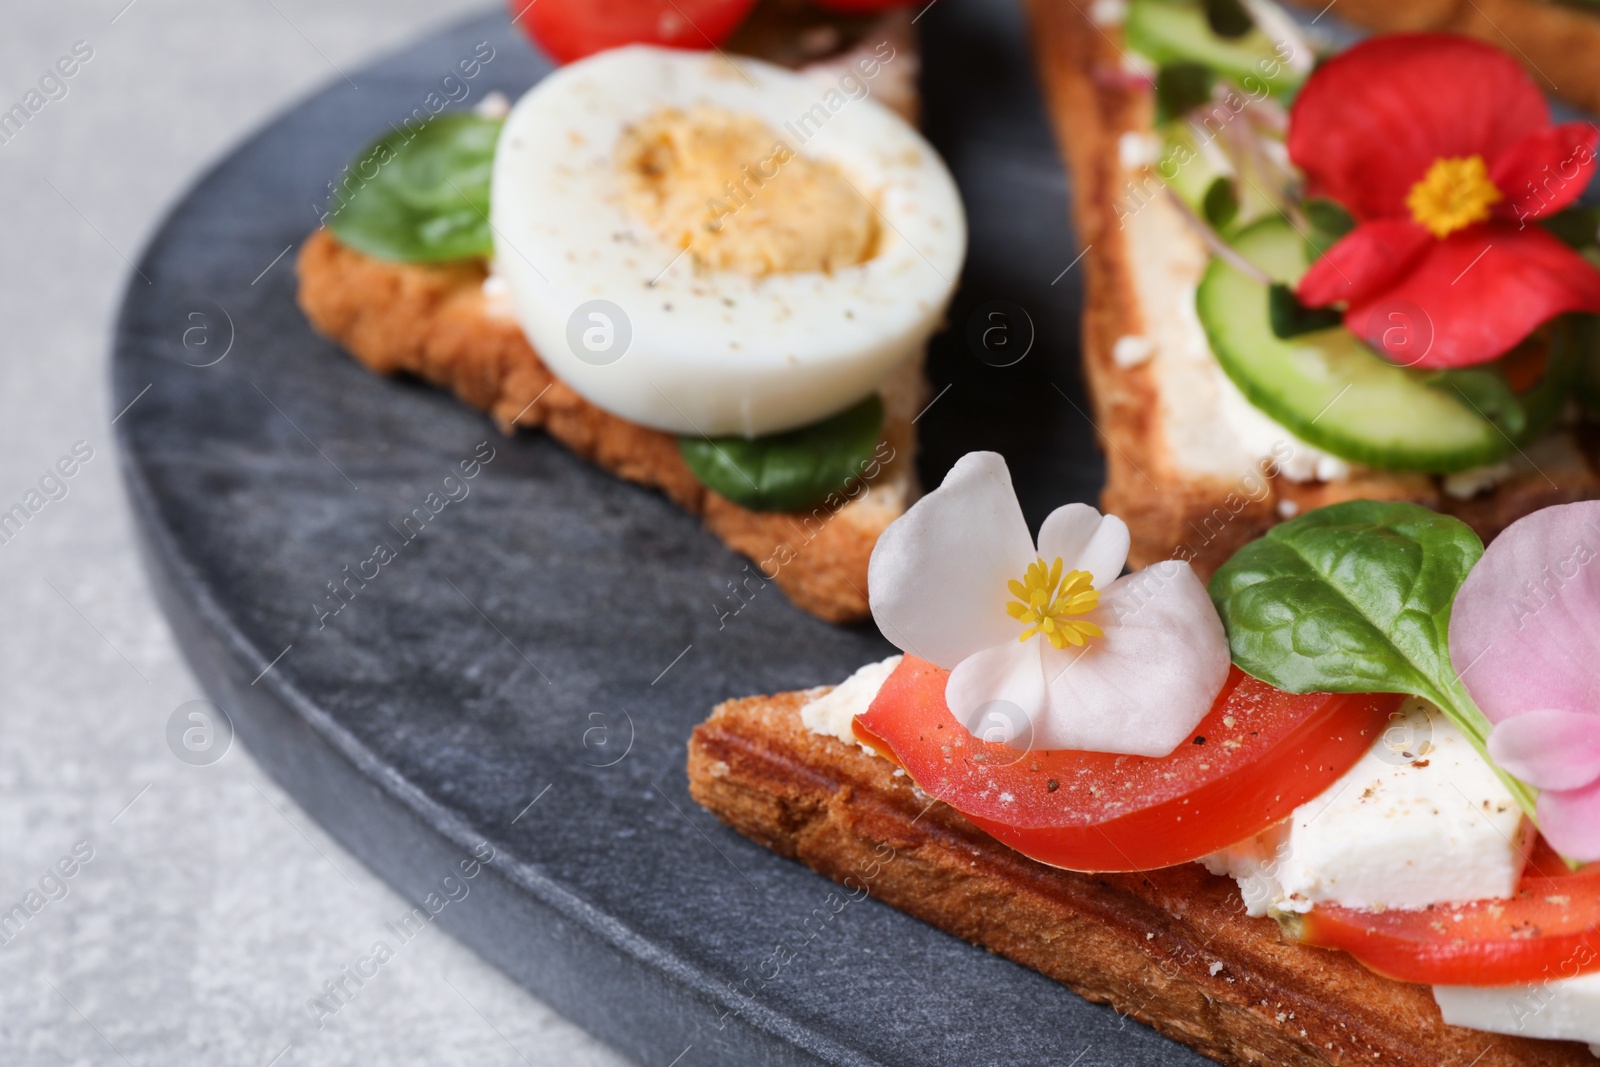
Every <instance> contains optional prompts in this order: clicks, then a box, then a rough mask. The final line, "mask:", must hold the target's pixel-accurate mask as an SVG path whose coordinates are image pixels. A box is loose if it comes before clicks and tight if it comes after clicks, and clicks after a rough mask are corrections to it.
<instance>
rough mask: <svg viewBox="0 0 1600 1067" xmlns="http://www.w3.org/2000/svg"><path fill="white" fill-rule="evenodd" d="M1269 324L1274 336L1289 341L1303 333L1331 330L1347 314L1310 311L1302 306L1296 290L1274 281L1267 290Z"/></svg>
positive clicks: (1327, 309) (1323, 310)
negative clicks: (1295, 292) (1295, 293)
mask: <svg viewBox="0 0 1600 1067" xmlns="http://www.w3.org/2000/svg"><path fill="white" fill-rule="evenodd" d="M1267 321H1268V322H1269V323H1271V325H1272V335H1273V336H1274V337H1279V338H1283V339H1284V340H1287V339H1288V338H1290V337H1299V336H1300V335H1301V334H1303V333H1315V332H1316V331H1318V330H1331V329H1332V328H1333V327H1335V326H1337V325H1339V324H1340V323H1341V322H1343V321H1344V313H1343V312H1341V311H1336V310H1335V309H1333V308H1308V307H1306V306H1305V305H1304V304H1302V303H1300V299H1299V298H1298V297H1296V296H1295V295H1294V290H1293V289H1291V288H1289V287H1288V286H1287V285H1284V284H1283V283H1282V282H1273V283H1272V287H1271V288H1270V289H1268V290H1267Z"/></svg>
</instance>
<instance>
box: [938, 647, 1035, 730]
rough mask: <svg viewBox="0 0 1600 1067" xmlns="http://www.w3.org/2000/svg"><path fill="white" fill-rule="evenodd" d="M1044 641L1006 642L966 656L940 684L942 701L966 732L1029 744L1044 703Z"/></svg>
mask: <svg viewBox="0 0 1600 1067" xmlns="http://www.w3.org/2000/svg"><path fill="white" fill-rule="evenodd" d="M1041 646H1043V647H1046V648H1048V647H1049V642H1047V641H1043V640H1040V639H1038V638H1034V639H1033V640H1031V641H1018V640H1017V639H1015V638H1012V639H1011V640H1010V641H1007V642H1005V643H1004V644H1001V645H995V646H994V647H993V648H986V649H984V650H983V651H982V652H979V653H977V654H975V655H971V656H968V657H967V658H966V659H964V660H962V661H961V662H960V663H959V664H957V665H956V668H955V670H953V671H951V672H950V677H949V678H948V679H947V680H946V681H945V683H944V702H945V704H947V705H948V706H949V708H950V713H951V714H952V715H954V716H955V717H956V721H957V722H959V723H961V725H963V726H965V727H966V728H967V732H969V733H970V734H972V735H973V736H974V737H977V738H981V739H982V740H984V741H997V742H999V743H1001V744H1006V745H1014V746H1015V747H1017V748H1022V749H1028V748H1038V747H1040V746H1039V745H1037V744H1034V739H1033V733H1034V726H1033V724H1034V722H1035V721H1036V720H1037V719H1038V718H1039V715H1040V713H1041V712H1042V711H1043V710H1044V705H1045V685H1044V666H1043V664H1042V663H1041V662H1040V660H1039V649H1040V647H1041Z"/></svg>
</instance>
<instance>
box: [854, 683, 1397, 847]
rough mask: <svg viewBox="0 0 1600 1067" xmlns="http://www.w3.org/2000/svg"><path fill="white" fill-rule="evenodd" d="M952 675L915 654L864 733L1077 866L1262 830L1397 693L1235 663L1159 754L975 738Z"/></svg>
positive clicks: (1337, 771) (1370, 731)
mask: <svg viewBox="0 0 1600 1067" xmlns="http://www.w3.org/2000/svg"><path fill="white" fill-rule="evenodd" d="M948 677H949V672H948V671H944V670H941V669H939V668H938V667H935V666H934V665H933V664H931V663H926V662H924V661H922V660H919V659H916V658H915V657H912V656H906V657H905V658H904V659H903V660H902V661H901V663H900V666H899V667H898V668H897V669H896V670H895V672H894V674H892V675H890V677H889V680H888V681H887V682H886V683H884V686H883V688H882V689H881V690H880V691H879V693H878V697H877V699H876V700H874V701H873V702H872V706H871V707H869V708H868V709H867V711H866V712H865V713H864V714H862V715H860V716H858V717H857V718H856V721H855V733H856V736H857V737H858V738H859V739H860V740H862V741H863V742H865V743H866V744H867V745H869V746H871V747H872V748H873V749H874V750H876V751H878V752H880V753H883V754H885V755H889V756H890V758H892V759H893V760H894V761H895V762H897V763H898V764H900V766H901V767H903V768H905V771H906V773H907V774H909V775H910V776H911V778H912V780H913V781H915V782H916V783H917V785H918V786H920V787H921V788H922V789H923V791H924V792H926V793H928V794H929V795H931V796H934V797H937V798H938V799H940V800H942V801H944V802H945V803H946V804H949V805H950V806H951V807H953V808H955V809H956V810H957V811H959V812H961V814H963V815H965V816H966V817H967V818H968V819H970V820H971V821H972V822H973V823H975V824H976V825H977V826H978V827H980V828H981V829H983V830H984V831H985V832H987V833H988V834H990V835H991V836H993V837H995V838H997V839H998V840H1000V841H1001V842H1003V843H1005V844H1007V845H1010V846H1011V847H1012V848H1014V849H1016V850H1017V851H1018V852H1021V853H1022V854H1023V855H1025V856H1031V857H1032V858H1034V859H1036V860H1039V861H1040V862H1042V863H1048V864H1050V865H1051V866H1054V867H1066V868H1068V869H1071V870H1075V871H1144V870H1151V869H1154V868H1156V867H1168V866H1171V865H1172V864H1175V863H1185V862H1187V861H1189V860H1195V859H1199V858H1200V857H1201V856H1204V855H1206V854H1208V853H1211V852H1215V851H1217V850H1218V849H1221V848H1225V847H1227V846H1228V845H1232V844H1236V843H1238V842H1240V841H1243V840H1244V839H1246V838H1248V837H1251V836H1253V835H1255V834H1258V833H1260V832H1261V831H1262V830H1265V829H1266V828H1267V827H1269V826H1272V825H1273V824H1275V823H1277V822H1280V821H1282V820H1283V819H1286V818H1288V817H1289V815H1290V814H1291V813H1292V812H1293V811H1294V809H1295V808H1297V807H1299V806H1300V805H1301V804H1304V803H1305V802H1306V801H1308V800H1310V799H1312V798H1313V797H1315V796H1317V795H1318V794H1320V793H1322V791H1323V790H1325V789H1327V788H1328V786H1330V785H1331V784H1333V782H1334V781H1336V780H1337V779H1338V778H1339V776H1340V775H1342V774H1344V772H1345V771H1347V770H1349V769H1350V768H1351V767H1352V766H1353V765H1354V764H1355V762H1356V760H1358V759H1360V758H1361V755H1362V754H1363V753H1364V752H1366V751H1367V749H1368V748H1369V747H1371V745H1372V743H1373V741H1374V740H1376V739H1377V737H1378V736H1379V735H1380V734H1381V733H1382V731H1383V728H1384V726H1385V725H1386V723H1387V722H1388V718H1389V714H1390V713H1391V712H1392V711H1394V710H1395V709H1396V708H1397V707H1398V706H1399V704H1400V700H1401V698H1400V697H1399V696H1394V695H1370V694H1362V695H1343V694H1330V693H1312V694H1308V695H1305V696H1296V695H1293V694H1290V693H1285V692H1283V691H1281V690H1278V689H1274V688H1273V687H1272V686H1270V685H1267V684H1266V683H1265V682H1259V681H1257V680H1255V679H1254V678H1251V677H1250V676H1248V675H1246V674H1245V673H1244V672H1242V671H1240V670H1238V669H1237V668H1235V669H1234V671H1233V672H1232V674H1231V675H1229V677H1228V682H1227V684H1226V685H1225V686H1224V687H1223V690H1222V693H1221V694H1220V695H1219V696H1218V697H1217V702H1216V703H1215V704H1214V705H1213V706H1212V708H1211V711H1210V712H1209V713H1208V714H1207V715H1206V717H1205V719H1204V720H1203V721H1202V722H1201V723H1200V725H1199V727H1198V728H1197V729H1196V730H1195V732H1194V736H1192V737H1191V738H1190V739H1189V741H1188V742H1186V743H1184V744H1182V745H1179V746H1178V748H1177V750H1176V751H1175V752H1173V753H1172V754H1170V755H1167V756H1163V757H1161V758H1159V759H1151V758H1149V757H1145V756H1118V755H1113V754H1110V753H1105V752H1076V751H1048V752H1047V751H1040V752H1023V751H1020V750H1018V749H1014V748H1010V747H1008V746H1006V745H1003V744H997V743H994V742H989V741H982V740H979V739H978V738H976V737H974V736H972V734H970V733H968V732H967V730H966V729H965V728H964V727H963V726H962V725H961V724H960V723H958V722H957V721H956V718H955V716H954V715H952V714H951V713H950V709H949V707H947V706H946V704H945V701H944V685H945V679H946V678H948Z"/></svg>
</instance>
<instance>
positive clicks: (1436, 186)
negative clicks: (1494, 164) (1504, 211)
mask: <svg viewBox="0 0 1600 1067" xmlns="http://www.w3.org/2000/svg"><path fill="white" fill-rule="evenodd" d="M1504 198H1505V197H1504V195H1503V194H1502V193H1501V192H1500V190H1499V189H1497V188H1495V185H1494V182H1492V181H1490V180H1489V169H1488V168H1487V167H1486V166H1485V165H1484V162H1483V157H1482V156H1467V157H1465V158H1464V159H1436V160H1434V161H1433V166H1431V167H1429V168H1428V173H1427V174H1426V175H1425V176H1424V177H1423V179H1422V180H1421V181H1419V182H1418V183H1417V184H1415V185H1413V186H1412V187H1411V192H1410V193H1408V194H1407V195H1406V207H1408V208H1410V209H1411V217H1412V218H1414V219H1416V220H1417V222H1419V223H1421V224H1422V225H1423V226H1424V227H1426V228H1427V230H1428V232H1429V233H1431V234H1433V235H1434V236H1435V237H1449V236H1450V235H1451V234H1453V233H1455V232H1456V231H1457V230H1464V229H1466V228H1467V227H1468V226H1471V225H1472V224H1473V223H1475V222H1483V221H1485V220H1486V219H1488V217H1489V214H1490V212H1489V209H1490V208H1491V207H1492V206H1493V205H1495V204H1497V203H1499V202H1500V201H1501V200H1503V199H1504Z"/></svg>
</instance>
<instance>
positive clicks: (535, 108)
mask: <svg viewBox="0 0 1600 1067" xmlns="http://www.w3.org/2000/svg"><path fill="white" fill-rule="evenodd" d="M887 61H888V62H893V60H892V58H891V59H889V60H887ZM861 73H862V74H863V75H865V71H862V72H861ZM870 87H871V81H870V78H868V77H865V76H863V77H860V78H854V79H851V78H846V79H844V80H842V81H841V84H840V85H839V86H837V87H834V86H829V85H826V84H819V83H817V82H815V81H812V80H810V79H807V78H805V77H802V76H800V75H798V74H795V73H793V72H790V71H788V70H784V69H783V68H780V67H776V66H773V65H771V64H768V63H762V62H759V61H756V60H751V59H744V58H737V59H731V58H729V57H726V56H723V55H721V54H720V53H697V52H682V51H673V50H668V49H661V48H652V47H645V46H636V47H629V48H619V49H616V50H614V51H610V52H602V53H600V54H599V55H596V56H592V57H590V58H588V59H585V60H582V61H580V62H577V63H573V64H570V65H569V66H566V67H563V68H561V69H560V70H558V71H556V72H555V73H553V74H551V75H550V76H549V77H547V78H545V79H544V81H542V82H540V83H539V84H538V85H537V86H536V87H535V88H534V89H532V90H531V91H530V92H529V93H527V95H525V96H524V97H523V98H522V99H521V100H520V101H518V103H517V104H516V106H515V107H514V108H513V109H512V111H511V114H510V115H509V117H508V118H507V119H506V124H505V128H504V130H503V132H502V133H501V136H500V143H499V147H498V148H497V150H496V154H495V161H494V175H493V185H492V196H491V211H490V220H491V222H492V225H493V229H494V240H495V270H496V271H497V272H498V273H499V274H500V275H501V276H503V277H504V278H505V280H506V283H507V286H508V288H509V291H510V295H511V298H512V301H513V304H514V306H515V309H516V314H517V318H518V321H519V322H520V323H521V325H522V328H523V329H524V331H525V332H526V333H527V335H528V338H529V340H530V341H531V342H532V343H533V346H534V347H535V349H537V350H538V352H539V355H540V357H541V358H543V359H544V361H545V362H546V364H547V365H548V366H549V367H550V369H551V370H552V371H553V372H554V373H555V374H556V375H557V376H558V377H559V378H561V379H562V380H563V381H564V382H566V383H567V384H568V385H570V386H571V387H572V388H573V389H575V390H576V391H577V392H578V393H580V394H581V395H582V396H584V397H585V398H586V399H588V400H589V401H590V402H592V403H594V404H595V405H596V406H598V407H601V408H603V409H605V410H607V411H609V412H611V413H613V414H615V415H619V416H621V417H622V418H625V419H628V420H630V421H632V422H636V423H640V424H643V425H645V426H650V427H654V428H656V429H660V430H665V431H668V432H671V433H676V434H686V435H690V434H692V435H705V436H720V435H727V434H740V435H744V436H751V437H753V436H760V435H764V434H771V433H778V432H780V431H783V430H789V429H793V428H795V427H799V426H804V425H807V424H810V423H814V422H817V421H819V420H822V419H824V418H827V417H828V416H830V415H833V414H835V413H837V412H839V411H841V410H843V409H845V408H847V407H850V406H851V405H852V404H854V403H856V402H858V401H860V400H861V399H863V398H864V397H866V396H867V395H868V394H870V393H872V392H873V391H875V390H876V389H877V388H878V386H879V384H880V383H881V382H883V380H884V379H885V378H886V377H887V376H888V375H889V374H890V373H891V372H892V371H894V370H895V369H896V368H897V367H899V366H901V365H902V364H904V363H905V362H906V361H907V360H909V359H912V358H915V357H917V356H918V355H919V354H920V352H921V351H922V348H923V346H924V345H925V343H926V342H927V340H928V337H929V335H930V334H932V333H933V331H934V329H935V328H936V327H937V326H938V325H939V323H940V321H941V319H942V316H943V314H944V310H945V306H946V304H947V303H948V302H949V299H950V295H951V292H952V291H953V289H954V287H955V283H956V280H957V278H958V277H959V274H960V270H961V263H962V258H963V256H964V255H965V252H966V220H965V216H964V215H963V213H962V209H961V200H960V197H959V195H958V193H957V191H956V187H955V183H954V182H953V181H952V180H951V177H950V173H949V171H948V170H947V169H946V168H945V166H944V163H943V161H942V160H940V158H939V156H938V154H937V153H936V152H935V151H934V150H933V148H932V147H931V146H929V145H928V143H927V142H926V141H924V140H923V139H922V137H921V136H920V135H919V134H918V133H917V132H916V131H915V130H914V129H912V128H911V127H910V126H909V125H907V124H906V123H905V122H904V121H903V120H902V119H900V118H899V117H898V116H897V115H895V114H894V113H893V112H891V111H889V110H888V109H886V108H884V107H881V106H880V105H878V104H877V103H875V102H874V101H873V100H872V99H871V95H870Z"/></svg>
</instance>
